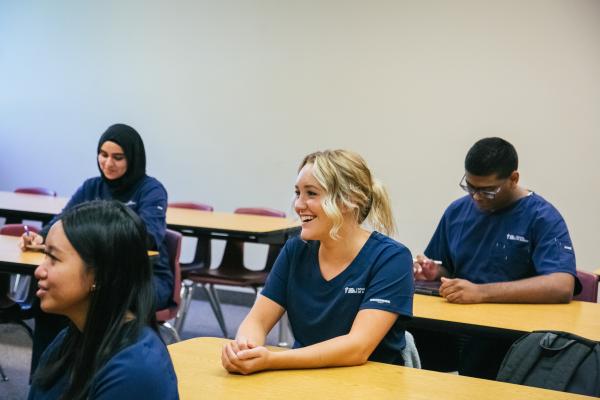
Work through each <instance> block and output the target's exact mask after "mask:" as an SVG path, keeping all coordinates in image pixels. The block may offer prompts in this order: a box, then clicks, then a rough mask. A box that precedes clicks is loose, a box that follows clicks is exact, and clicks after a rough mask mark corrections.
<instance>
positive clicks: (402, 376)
mask: <svg viewBox="0 0 600 400" xmlns="http://www.w3.org/2000/svg"><path fill="white" fill-rule="evenodd" d="M223 343H225V339H216V338H195V339H190V340H186V341H184V342H179V343H175V344H172V345H170V346H169V347H168V349H169V353H170V354H171V358H172V360H173V365H174V366H175V372H176V374H177V379H178V381H179V395H180V397H181V399H182V400H185V399H221V400H227V399H235V400H238V399H285V400H291V399H301V400H307V399H343V400H347V399H360V400H366V399H378V400H379V399H408V400H411V399H415V400H416V399H419V400H424V399H445V400H471V399H478V400H479V399H481V400H486V399H490V400H498V399H527V400H537V399H539V400H547V399H591V397H587V396H579V395H574V394H569V393H562V392H557V391H551V390H546V389H538V388H532V387H527V386H519V385H513V384H508V383H501V382H494V381H486V380H483V379H475V378H468V377H464V376H458V375H452V374H444V373H440V372H433V371H425V370H420V369H412V368H405V367H398V366H394V365H389V364H381V363H375V362H368V363H366V364H365V365H362V366H359V367H346V368H323V369H306V370H290V371H267V372H261V373H258V374H253V375H248V376H241V375H233V374H229V373H228V372H227V371H225V370H224V369H223V367H221V346H222V345H223Z"/></svg>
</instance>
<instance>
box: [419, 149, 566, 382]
mask: <svg viewBox="0 0 600 400" xmlns="http://www.w3.org/2000/svg"><path fill="white" fill-rule="evenodd" d="M517 169H518V157H517V152H516V150H515V148H514V147H513V146H512V145H511V144H510V143H508V142H507V141H505V140H503V139H501V138H485V139H481V140H479V141H478V142H477V143H475V144H474V145H473V146H472V147H471V149H470V150H469V152H468V153H467V156H466V158H465V175H464V176H463V178H462V179H461V181H460V187H461V188H462V189H463V190H465V191H466V192H467V195H466V196H464V197H462V198H460V199H458V200H456V201H454V202H453V203H452V204H450V206H449V207H448V208H447V209H446V211H445V212H444V215H443V216H442V219H441V221H440V223H439V224H438V227H437V229H436V230H435V233H434V234H433V237H432V238H431V241H430V242H429V245H428V246H427V249H425V255H424V256H422V255H420V256H417V259H416V262H415V263H414V273H415V279H417V280H440V279H441V281H442V284H441V286H440V295H441V296H443V297H445V298H446V300H448V301H449V302H451V303H483V302H496V303H568V302H569V301H570V300H571V296H572V295H573V292H574V288H575V286H576V282H577V283H578V281H577V279H576V272H575V253H574V251H573V245H572V243H571V238H570V236H569V232H568V229H567V225H566V224H565V221H564V220H563V218H562V216H561V215H560V213H559V212H558V211H557V210H556V208H554V207H553V206H552V204H550V203H549V202H548V201H546V200H545V199H544V198H542V197H541V196H539V195H538V194H536V193H534V192H531V191H529V190H527V189H525V188H523V187H521V186H519V172H518V170H517ZM419 333H420V332H419ZM419 336H421V335H419ZM416 339H417V346H419V337H417V338H416ZM430 339H433V338H430ZM435 341H436V342H438V343H439V342H440V337H439V336H435ZM442 342H443V341H442ZM459 342H460V344H459V345H458V347H459V348H460V353H461V357H458V370H459V372H461V374H465V375H471V376H479V377H487V378H492V379H493V378H495V375H496V373H497V369H498V367H499V365H500V362H501V361H502V358H503V356H504V353H505V352H506V350H507V346H508V345H509V344H510V343H505V344H504V346H502V345H500V343H499V342H498V341H490V340H487V341H486V340H474V338H471V337H469V338H465V337H462V338H461V339H459ZM473 342H476V343H473ZM421 343H422V344H425V346H419V353H420V354H421V355H422V358H424V360H423V365H424V368H427V367H428V366H427V363H428V360H427V358H428V354H427V353H428V352H429V350H430V348H431V346H429V344H430V343H429V340H424V339H423V338H421ZM441 345H442V346H445V347H444V348H442V349H439V348H438V349H435V350H433V354H431V356H432V357H434V358H435V359H439V358H440V356H441V355H442V354H440V351H441V352H442V353H447V352H448V349H447V347H446V346H447V345H448V343H447V342H443V343H441ZM482 345H483V346H484V347H481V346H482ZM488 346H489V348H488ZM422 349H423V351H422ZM484 350H495V351H492V353H497V354H495V355H494V354H491V353H489V352H487V351H484ZM494 358H495V359H494ZM433 361H436V360H433ZM434 364H435V362H434ZM482 364H483V365H482ZM431 367H432V369H441V370H444V369H445V368H444V367H443V366H442V367H439V366H438V368H436V366H435V365H433V366H431ZM450 368H451V367H450Z"/></svg>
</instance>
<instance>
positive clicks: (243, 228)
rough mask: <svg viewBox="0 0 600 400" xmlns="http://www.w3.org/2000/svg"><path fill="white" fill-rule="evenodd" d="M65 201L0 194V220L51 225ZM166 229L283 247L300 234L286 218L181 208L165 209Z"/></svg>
mask: <svg viewBox="0 0 600 400" xmlns="http://www.w3.org/2000/svg"><path fill="white" fill-rule="evenodd" d="M68 201H69V199H68V198H65V197H51V196H38V195H31V194H22V193H12V192H4V191H0V217H5V218H7V221H8V222H16V221H20V220H22V219H32V220H39V221H43V222H48V221H50V220H51V219H52V218H53V217H54V216H55V215H56V214H59V213H60V212H61V211H62V209H63V208H64V207H65V205H66V204H67V202H68ZM167 227H168V228H169V229H173V230H176V231H180V232H183V233H190V234H195V235H205V236H210V237H213V238H225V237H238V238H242V239H244V240H246V241H254V242H260V243H275V244H279V243H285V241H286V240H287V238H288V237H289V236H290V235H292V234H294V233H295V232H297V231H298V230H299V222H298V221H293V220H291V219H289V218H276V217H264V216H260V215H245V214H233V213H228V212H218V211H215V212H209V211H200V210H189V209H183V208H168V209H167Z"/></svg>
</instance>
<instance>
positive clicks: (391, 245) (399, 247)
mask: <svg viewBox="0 0 600 400" xmlns="http://www.w3.org/2000/svg"><path fill="white" fill-rule="evenodd" d="M369 242H371V247H372V248H374V249H381V250H387V251H393V252H396V253H408V254H410V250H409V249H408V247H406V246H405V245H403V244H402V243H400V242H398V241H396V240H395V239H392V238H391V237H389V236H387V235H384V234H383V233H380V232H377V231H375V232H373V233H372V234H371V237H370V238H369Z"/></svg>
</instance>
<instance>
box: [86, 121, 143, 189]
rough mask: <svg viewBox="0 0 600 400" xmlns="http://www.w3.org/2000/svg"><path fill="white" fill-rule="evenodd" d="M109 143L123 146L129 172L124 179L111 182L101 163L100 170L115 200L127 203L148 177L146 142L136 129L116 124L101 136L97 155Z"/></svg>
mask: <svg viewBox="0 0 600 400" xmlns="http://www.w3.org/2000/svg"><path fill="white" fill-rule="evenodd" d="M107 141H110V142H114V143H116V144H118V145H119V146H121V148H122V149H123V152H124V153H125V159H126V160H127V171H125V174H124V175H123V176H122V177H120V178H118V179H113V180H110V179H107V178H106V177H105V176H104V174H103V173H102V169H101V168H100V164H99V163H98V169H99V170H100V175H101V176H102V179H103V180H104V182H105V183H106V184H107V185H108V187H109V189H110V192H111V194H112V196H113V198H114V199H116V200H119V201H127V200H129V199H130V197H131V195H132V194H133V192H134V191H135V189H136V187H137V185H138V183H140V182H141V180H142V178H144V176H146V151H145V150H144V142H142V138H141V137H140V134H139V133H137V131H136V130H135V129H133V128H132V127H130V126H129V125H125V124H115V125H111V126H109V127H108V129H107V130H106V132H104V133H103V134H102V136H100V141H98V151H97V154H100V148H101V147H102V145H103V144H104V142H107Z"/></svg>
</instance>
